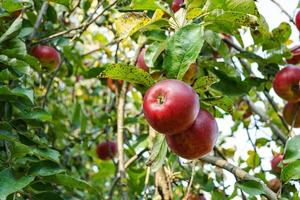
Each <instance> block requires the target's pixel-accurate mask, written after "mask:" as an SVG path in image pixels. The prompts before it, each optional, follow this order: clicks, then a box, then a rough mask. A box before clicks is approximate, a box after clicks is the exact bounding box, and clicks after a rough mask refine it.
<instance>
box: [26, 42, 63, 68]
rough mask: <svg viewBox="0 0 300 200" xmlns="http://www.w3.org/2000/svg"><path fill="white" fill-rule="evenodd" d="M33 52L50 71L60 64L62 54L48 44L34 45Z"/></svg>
mask: <svg viewBox="0 0 300 200" xmlns="http://www.w3.org/2000/svg"><path fill="white" fill-rule="evenodd" d="M31 54H32V55H33V56H34V57H36V58H37V59H38V60H39V61H40V63H41V64H42V67H43V68H44V69H46V70H47V71H48V72H52V71H54V70H55V69H56V68H57V67H58V66H59V64H60V62H61V60H60V54H59V53H58V52H57V50H56V49H55V48H53V47H50V46H46V45H38V46H35V47H33V49H32V50H31Z"/></svg>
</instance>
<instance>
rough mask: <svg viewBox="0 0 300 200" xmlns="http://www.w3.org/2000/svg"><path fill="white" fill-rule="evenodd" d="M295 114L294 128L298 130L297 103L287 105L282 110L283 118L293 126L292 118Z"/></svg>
mask: <svg viewBox="0 0 300 200" xmlns="http://www.w3.org/2000/svg"><path fill="white" fill-rule="evenodd" d="M296 113H297V116H296V120H295V124H294V127H295V128H300V104H299V103H287V104H286V105H285V106H284V108H283V118H284V119H285V121H286V122H287V123H288V124H289V125H292V124H293V120H294V117H295V115H296Z"/></svg>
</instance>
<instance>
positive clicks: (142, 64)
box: [136, 48, 149, 72]
mask: <svg viewBox="0 0 300 200" xmlns="http://www.w3.org/2000/svg"><path fill="white" fill-rule="evenodd" d="M145 53H146V49H145V48H143V49H142V50H141V52H140V54H139V56H138V59H137V62H136V65H137V67H138V68H140V69H142V70H144V71H146V72H148V71H149V67H148V66H147V65H146V63H145Z"/></svg>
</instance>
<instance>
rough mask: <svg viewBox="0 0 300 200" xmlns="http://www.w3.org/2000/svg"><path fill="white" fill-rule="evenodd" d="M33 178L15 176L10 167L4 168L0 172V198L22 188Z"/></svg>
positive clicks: (4, 197)
mask: <svg viewBox="0 0 300 200" xmlns="http://www.w3.org/2000/svg"><path fill="white" fill-rule="evenodd" d="M33 180H34V176H26V175H25V176H22V177H20V178H17V177H15V176H14V175H13V172H12V171H11V169H9V168H6V169H4V170H2V171H1V172H0V186H1V187H0V199H6V197H7V196H8V195H9V194H12V193H14V192H17V191H19V190H22V189H23V188H24V187H26V186H27V185H28V184H30V183H31V182H32V181H33Z"/></svg>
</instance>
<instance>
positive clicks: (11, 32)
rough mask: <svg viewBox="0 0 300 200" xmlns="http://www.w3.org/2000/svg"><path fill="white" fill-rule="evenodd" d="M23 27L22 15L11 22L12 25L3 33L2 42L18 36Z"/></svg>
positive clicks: (0, 39)
mask: <svg viewBox="0 0 300 200" xmlns="http://www.w3.org/2000/svg"><path fill="white" fill-rule="evenodd" d="M21 27H22V17H21V16H20V17H18V18H17V19H16V20H15V21H14V22H13V23H12V24H11V26H10V27H9V28H8V29H7V31H6V32H5V33H3V35H1V37H0V43H2V42H4V41H5V40H8V39H11V38H14V37H15V36H17V35H18V33H19V31H20V29H21Z"/></svg>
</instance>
